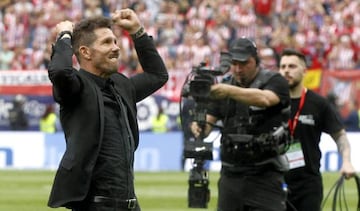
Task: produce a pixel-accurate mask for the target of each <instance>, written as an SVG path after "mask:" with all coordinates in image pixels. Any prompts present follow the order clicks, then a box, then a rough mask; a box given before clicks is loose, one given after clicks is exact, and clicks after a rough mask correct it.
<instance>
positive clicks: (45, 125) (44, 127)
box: [40, 113, 56, 133]
mask: <svg viewBox="0 0 360 211" xmlns="http://www.w3.org/2000/svg"><path fill="white" fill-rule="evenodd" d="M40 131H42V132H45V133H55V132H56V114H54V113H52V114H49V115H48V116H47V117H46V118H45V119H40Z"/></svg>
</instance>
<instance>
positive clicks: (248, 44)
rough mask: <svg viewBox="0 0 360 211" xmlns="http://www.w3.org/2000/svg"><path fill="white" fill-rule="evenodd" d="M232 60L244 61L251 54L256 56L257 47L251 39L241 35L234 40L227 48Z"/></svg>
mask: <svg viewBox="0 0 360 211" xmlns="http://www.w3.org/2000/svg"><path fill="white" fill-rule="evenodd" d="M229 52H230V54H231V57H232V60H235V61H240V62H244V61H247V60H248V59H249V58H250V57H251V56H253V57H256V56H257V48H256V45H255V43H254V42H253V41H251V40H250V39H248V38H245V37H241V38H239V39H237V40H235V41H234V42H233V43H232V44H231V46H230V50H229Z"/></svg>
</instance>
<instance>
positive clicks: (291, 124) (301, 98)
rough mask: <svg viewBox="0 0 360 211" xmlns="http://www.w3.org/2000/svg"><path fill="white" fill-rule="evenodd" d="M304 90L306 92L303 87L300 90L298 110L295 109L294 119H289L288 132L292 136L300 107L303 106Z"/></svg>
mask: <svg viewBox="0 0 360 211" xmlns="http://www.w3.org/2000/svg"><path fill="white" fill-rule="evenodd" d="M306 92H307V89H306V88H303V90H302V92H301V97H300V102H299V107H298V110H297V111H296V114H295V116H294V119H289V129H290V133H291V135H292V136H294V133H295V128H296V126H297V123H298V121H299V116H300V112H301V110H302V108H303V107H304V103H305V96H306Z"/></svg>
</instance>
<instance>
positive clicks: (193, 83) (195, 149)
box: [180, 52, 231, 208]
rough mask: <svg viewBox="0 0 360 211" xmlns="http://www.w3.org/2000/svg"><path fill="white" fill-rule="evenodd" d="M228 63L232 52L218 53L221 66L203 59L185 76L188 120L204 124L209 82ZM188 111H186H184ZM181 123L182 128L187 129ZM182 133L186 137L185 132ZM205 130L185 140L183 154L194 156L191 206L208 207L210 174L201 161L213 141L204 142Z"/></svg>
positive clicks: (226, 68)
mask: <svg viewBox="0 0 360 211" xmlns="http://www.w3.org/2000/svg"><path fill="white" fill-rule="evenodd" d="M230 65H231V55H230V54H229V53H227V52H221V54H220V66H219V67H218V68H215V69H211V68H209V67H208V66H206V63H205V62H202V63H201V64H200V65H199V66H195V67H193V68H192V71H191V72H190V74H189V75H188V76H187V78H186V80H185V83H184V85H183V87H182V93H181V99H182V98H187V100H188V101H191V102H192V105H193V106H192V107H191V108H188V109H191V112H190V113H191V118H190V120H189V121H195V122H197V124H198V125H199V126H200V127H201V128H203V130H202V131H204V129H205V126H206V124H207V122H206V114H207V107H206V105H207V104H208V103H209V102H210V101H211V99H210V98H209V97H210V90H211V85H213V84H215V83H216V82H217V76H222V75H224V74H225V73H227V72H228V71H229V69H230ZM182 101H183V100H181V102H180V120H181V124H182V125H183V126H184V125H185V126H184V127H189V124H190V122H184V121H185V120H184V119H183V118H182V117H183V109H182V104H183V103H182ZM185 112H188V113H189V111H185ZM184 127H183V132H184V133H186V131H188V132H191V131H189V130H186V129H185V128H184ZM184 137H189V136H188V135H186V134H184ZM204 138H205V136H204V134H203V133H202V134H200V136H199V137H197V138H194V137H192V138H191V139H189V140H187V139H185V142H184V145H185V146H184V152H183V154H184V157H185V158H192V159H193V166H192V169H191V170H190V176H189V181H188V182H189V189H188V206H189V207H190V208H207V203H208V202H209V200H210V190H209V174H208V170H207V169H205V167H204V164H205V161H206V160H212V159H213V156H212V151H213V147H212V143H208V142H204Z"/></svg>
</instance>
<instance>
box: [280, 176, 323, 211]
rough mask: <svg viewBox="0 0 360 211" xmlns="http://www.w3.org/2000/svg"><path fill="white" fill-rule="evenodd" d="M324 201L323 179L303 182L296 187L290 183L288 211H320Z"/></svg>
mask: <svg viewBox="0 0 360 211" xmlns="http://www.w3.org/2000/svg"><path fill="white" fill-rule="evenodd" d="M322 199H323V184H322V180H321V178H313V179H312V180H308V181H307V180H303V181H301V183H298V184H295V185H293V184H291V183H290V182H289V197H288V204H289V205H288V208H287V211H310V210H311V211H320V210H321V203H322ZM294 208H296V209H294Z"/></svg>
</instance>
